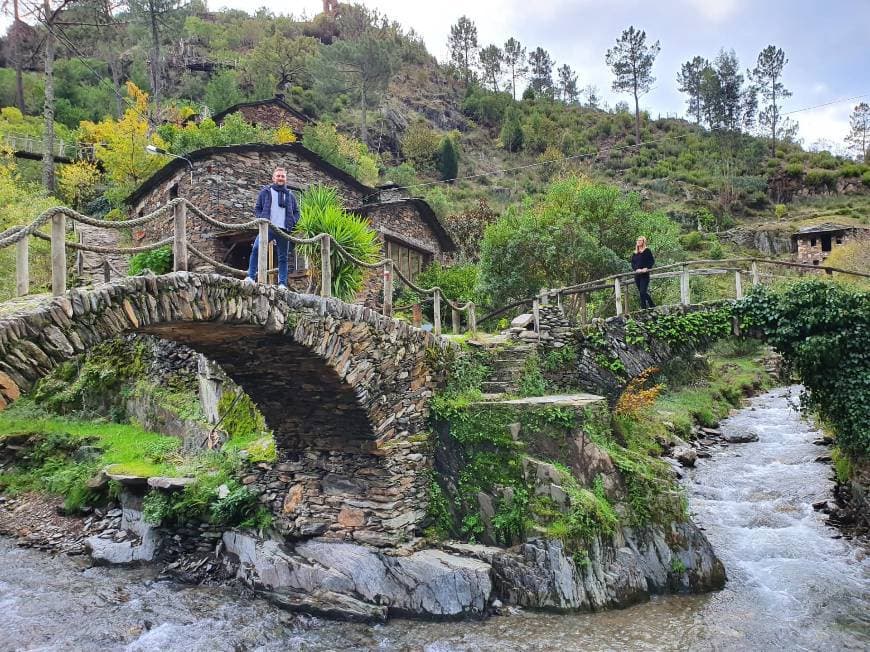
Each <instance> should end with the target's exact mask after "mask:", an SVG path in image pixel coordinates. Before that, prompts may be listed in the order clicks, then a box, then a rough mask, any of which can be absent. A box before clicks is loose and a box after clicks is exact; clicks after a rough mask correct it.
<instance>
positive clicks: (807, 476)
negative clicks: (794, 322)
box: [0, 388, 870, 652]
mask: <svg viewBox="0 0 870 652" xmlns="http://www.w3.org/2000/svg"><path fill="white" fill-rule="evenodd" d="M797 391H798V389H797V388H787V389H779V390H775V391H773V392H770V393H768V394H766V395H764V396H761V397H759V398H757V399H755V400H753V401H752V403H751V405H750V406H748V407H746V408H744V409H743V410H741V411H740V412H739V413H737V414H736V415H734V416H733V417H731V418H729V419H728V420H727V421H725V422H723V428H725V429H729V430H739V431H746V430H750V431H753V432H755V433H757V434H758V436H759V441H758V442H754V443H749V444H740V445H734V446H731V447H730V448H727V449H724V450H722V451H720V452H717V453H714V455H713V457H712V458H711V459H709V460H701V461H700V462H699V468H698V469H696V470H695V471H693V472H692V474H691V476H690V477H689V478H688V479H687V489H688V492H689V500H690V506H691V509H692V511H693V512H694V514H695V520H696V522H697V523H698V524H699V525H700V526H701V527H703V528H704V529H705V530H706V532H707V535H708V536H709V537H710V539H711V541H712V543H713V546H714V548H715V549H716V550H717V552H718V553H719V555H720V556H721V557H722V559H723V561H724V563H725V566H726V568H727V570H728V575H729V582H728V585H727V587H726V588H725V589H724V590H722V591H719V592H717V593H714V594H710V595H704V596H689V597H673V596H672V597H662V598H656V599H654V600H652V601H651V602H649V603H646V604H642V605H637V606H635V607H632V608H630V609H626V610H623V611H611V612H607V613H603V614H572V615H551V614H534V613H522V614H519V615H514V616H504V617H493V618H490V619H488V620H487V621H485V622H482V623H481V622H455V623H426V622H418V621H409V620H397V621H392V622H390V623H389V624H387V625H377V626H368V625H355V624H347V623H335V622H330V621H325V620H319V619H315V618H310V617H305V616H299V615H293V614H289V613H285V612H282V611H281V610H279V609H277V608H274V607H272V606H270V605H269V604H267V603H265V602H263V601H261V600H251V599H247V598H245V597H243V596H240V595H239V593H238V592H235V591H233V590H231V589H225V588H192V587H182V586H178V585H176V584H173V583H170V582H162V581H157V580H155V578H154V575H153V571H150V570H146V569H137V570H123V569H107V568H87V567H86V565H85V564H84V562H83V561H82V560H74V559H69V558H62V557H61V558H54V559H53V558H51V557H48V556H47V555H44V554H43V553H39V552H35V551H32V550H25V549H19V548H16V547H15V545H14V544H13V543H12V542H11V541H10V540H8V539H0V568H2V569H3V570H2V574H0V650H101V651H102V650H130V651H135V650H161V651H174V650H179V651H180V650H184V651H185V652H188V651H197V650H202V651H209V652H211V651H217V650H228V651H232V652H241V651H247V650H275V651H278V650H281V651H284V650H296V649H302V650H343V651H345V650H347V651H349V650H369V649H378V650H426V651H427V652H442V651H444V652H446V651H449V650H559V651H560V652H566V651H568V650H579V649H583V650H686V649H691V650H771V649H785V650H841V649H855V650H857V649H867V648H868V647H870V559H867V558H866V557H865V556H864V551H863V550H862V549H861V548H860V547H859V546H857V545H856V544H853V543H850V542H847V541H844V540H842V539H837V538H835V537H836V536H837V532H836V531H835V530H833V529H831V528H829V527H827V526H825V525H824V524H823V522H822V520H821V518H820V516H819V515H817V514H816V513H814V512H813V510H812V507H811V503H812V502H814V501H816V500H821V499H823V498H826V497H828V496H829V495H830V491H831V482H830V480H829V476H830V474H831V472H830V468H829V467H827V466H826V465H823V464H819V463H816V462H814V461H813V460H814V458H815V457H816V456H817V455H819V454H820V452H821V451H822V450H823V449H820V448H818V447H817V446H814V445H813V444H812V441H813V439H815V438H816V437H817V436H818V434H819V433H818V432H816V431H815V430H814V429H813V428H812V427H811V426H810V425H809V424H808V423H806V422H804V421H801V420H800V418H799V417H798V415H797V413H796V412H795V410H794V408H793V405H794V404H795V403H796V401H797Z"/></svg>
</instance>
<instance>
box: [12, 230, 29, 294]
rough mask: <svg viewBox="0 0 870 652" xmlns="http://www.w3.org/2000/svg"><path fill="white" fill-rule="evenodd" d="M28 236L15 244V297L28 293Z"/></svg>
mask: <svg viewBox="0 0 870 652" xmlns="http://www.w3.org/2000/svg"><path fill="white" fill-rule="evenodd" d="M29 247H30V236H26V237H24V238H21V240H19V241H18V242H16V243H15V296H18V297H23V296H24V295H25V294H27V293H28V292H30V249H29Z"/></svg>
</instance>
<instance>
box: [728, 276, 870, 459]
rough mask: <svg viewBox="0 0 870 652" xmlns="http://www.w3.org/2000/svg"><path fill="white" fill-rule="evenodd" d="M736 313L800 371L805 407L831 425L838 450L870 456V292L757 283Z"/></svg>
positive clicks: (810, 283) (819, 284)
mask: <svg viewBox="0 0 870 652" xmlns="http://www.w3.org/2000/svg"><path fill="white" fill-rule="evenodd" d="M735 311H736V313H737V314H738V315H739V316H740V318H741V321H742V324H743V327H744V328H745V329H748V330H749V332H751V333H756V334H758V335H760V336H761V337H762V339H764V340H765V341H766V342H767V343H768V344H770V345H771V346H772V347H773V348H774V349H776V350H777V351H779V352H780V353H781V354H782V355H783V357H784V358H785V361H786V362H787V363H788V364H789V365H791V367H792V369H794V370H795V371H796V372H797V373H798V376H799V377H800V379H801V382H802V383H803V384H804V386H805V387H806V392H805V394H804V396H803V405H804V406H805V408H806V409H808V410H815V411H817V412H818V414H819V415H820V416H821V418H822V419H823V420H824V421H825V422H827V423H829V424H830V425H831V427H832V428H833V429H834V430H835V435H836V439H837V445H838V446H839V447H840V448H841V449H842V450H843V451H844V452H845V453H848V454H849V455H850V456H852V457H855V458H866V457H868V456H870V428H868V427H867V424H868V423H870V401H868V400H867V397H868V396H870V292H867V291H862V290H859V289H855V288H852V287H849V286H844V285H841V284H838V283H830V282H825V281H821V280H815V279H813V280H803V281H800V282H798V283H795V284H793V285H790V286H787V287H786V288H784V289H781V290H779V291H777V290H772V289H768V288H764V287H763V286H756V287H755V288H753V291H752V292H751V293H750V294H749V295H748V296H746V297H745V298H744V299H743V300H741V301H739V302H738V303H737V305H736V307H735Z"/></svg>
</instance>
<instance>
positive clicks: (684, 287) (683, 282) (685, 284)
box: [680, 265, 691, 306]
mask: <svg viewBox="0 0 870 652" xmlns="http://www.w3.org/2000/svg"><path fill="white" fill-rule="evenodd" d="M690 302H691V297H690V296H689V270H688V269H687V268H686V266H685V265H683V267H682V269H681V271H680V303H682V304H683V305H684V306H688V305H689V303H690Z"/></svg>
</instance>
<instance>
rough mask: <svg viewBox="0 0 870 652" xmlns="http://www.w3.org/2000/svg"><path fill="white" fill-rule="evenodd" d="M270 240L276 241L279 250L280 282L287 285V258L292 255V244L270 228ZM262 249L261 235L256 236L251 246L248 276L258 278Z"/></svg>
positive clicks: (276, 247)
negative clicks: (258, 258)
mask: <svg viewBox="0 0 870 652" xmlns="http://www.w3.org/2000/svg"><path fill="white" fill-rule="evenodd" d="M269 242H274V243H275V249H276V250H277V251H278V284H279V285H287V259H288V258H289V256H290V251H291V245H292V244H293V243H292V242H290V241H289V240H285V239H284V238H279V237H278V236H277V234H276V233H275V231H274V230H273V229H272V228H270V229H269ZM259 250H260V236H257V237H256V238H254V246H253V247H252V248H251V260H250V262H249V263H248V277H249V278H252V279H254V280H255V281H256V280H257V255H258V252H259Z"/></svg>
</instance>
